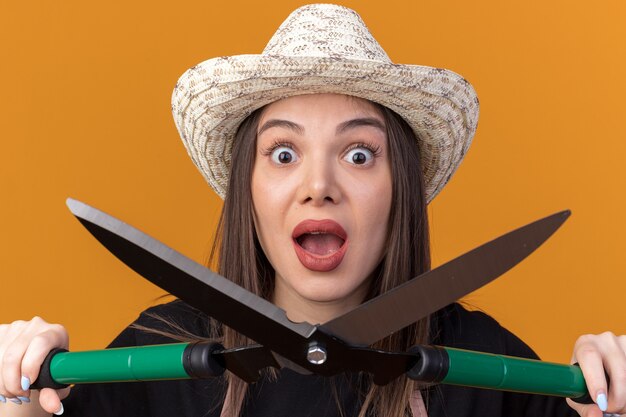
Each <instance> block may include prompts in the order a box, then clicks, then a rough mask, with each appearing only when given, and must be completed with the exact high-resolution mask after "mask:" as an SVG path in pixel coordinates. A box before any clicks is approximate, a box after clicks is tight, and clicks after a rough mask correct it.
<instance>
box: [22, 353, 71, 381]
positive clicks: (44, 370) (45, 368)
mask: <svg viewBox="0 0 626 417" xmlns="http://www.w3.org/2000/svg"><path fill="white" fill-rule="evenodd" d="M61 352H67V349H61V348H56V349H52V350H51V351H50V352H48V356H46V359H44V361H43V363H42V364H41V370H40V371H39V376H38V377H37V379H36V380H35V382H33V383H32V384H31V385H30V389H42V388H54V389H61V388H65V387H67V386H68V385H67V384H59V383H58V382H56V381H55V380H54V379H53V378H52V374H51V373H50V364H51V363H52V358H53V357H54V355H56V354H57V353H61Z"/></svg>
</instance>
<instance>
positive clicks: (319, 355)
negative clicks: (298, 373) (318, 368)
mask: <svg viewBox="0 0 626 417" xmlns="http://www.w3.org/2000/svg"><path fill="white" fill-rule="evenodd" d="M326 357H327V354H326V349H324V348H323V347H320V346H311V347H310V348H309V350H308V351H307V353H306V358H307V360H308V361H309V362H311V363H312V364H314V365H321V364H323V363H324V362H326Z"/></svg>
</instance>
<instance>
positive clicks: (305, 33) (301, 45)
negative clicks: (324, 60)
mask: <svg viewBox="0 0 626 417" xmlns="http://www.w3.org/2000/svg"><path fill="white" fill-rule="evenodd" d="M263 55H281V56H291V57H298V56H299V57H328V58H341V59H353V60H372V61H379V62H388V63H390V62H391V60H390V59H389V57H388V56H387V54H386V53H385V51H384V50H383V48H382V47H381V46H380V45H379V44H378V42H376V39H374V37H373V36H372V34H371V33H370V31H369V29H368V28H367V26H366V25H365V23H364V22H363V20H362V19H361V17H360V16H359V15H358V14H357V13H356V12H355V11H354V10H351V9H348V8H345V7H342V6H337V5H334V4H312V5H308V6H303V7H300V8H299V9H297V10H295V11H294V12H293V13H291V15H289V17H287V19H286V20H285V21H284V22H283V24H282V25H280V27H279V28H278V30H277V31H276V33H275V34H274V36H273V37H272V39H270V41H269V43H268V44H267V46H266V47H265V49H264V50H263Z"/></svg>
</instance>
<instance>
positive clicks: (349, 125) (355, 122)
mask: <svg viewBox="0 0 626 417" xmlns="http://www.w3.org/2000/svg"><path fill="white" fill-rule="evenodd" d="M361 126H372V127H375V128H377V129H379V130H380V131H381V132H383V133H387V129H386V128H385V124H384V123H383V122H381V121H380V120H379V119H377V118H375V117H360V118H358V119H351V120H348V121H345V122H343V123H341V124H340V125H339V126H337V134H340V133H344V132H345V131H346V130H350V129H354V128H357V127H361Z"/></svg>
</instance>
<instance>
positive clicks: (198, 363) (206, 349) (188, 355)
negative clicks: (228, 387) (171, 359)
mask: <svg viewBox="0 0 626 417" xmlns="http://www.w3.org/2000/svg"><path fill="white" fill-rule="evenodd" d="M218 350H224V346H222V345H220V344H219V343H215V342H197V343H191V344H189V346H187V347H186V348H185V351H184V352H183V368H184V369H185V372H187V374H188V375H189V376H190V377H192V378H210V377H216V376H220V375H222V374H223V373H224V370H225V367H224V363H223V361H222V360H221V357H220V356H219V355H214V354H213V352H216V351H218Z"/></svg>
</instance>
